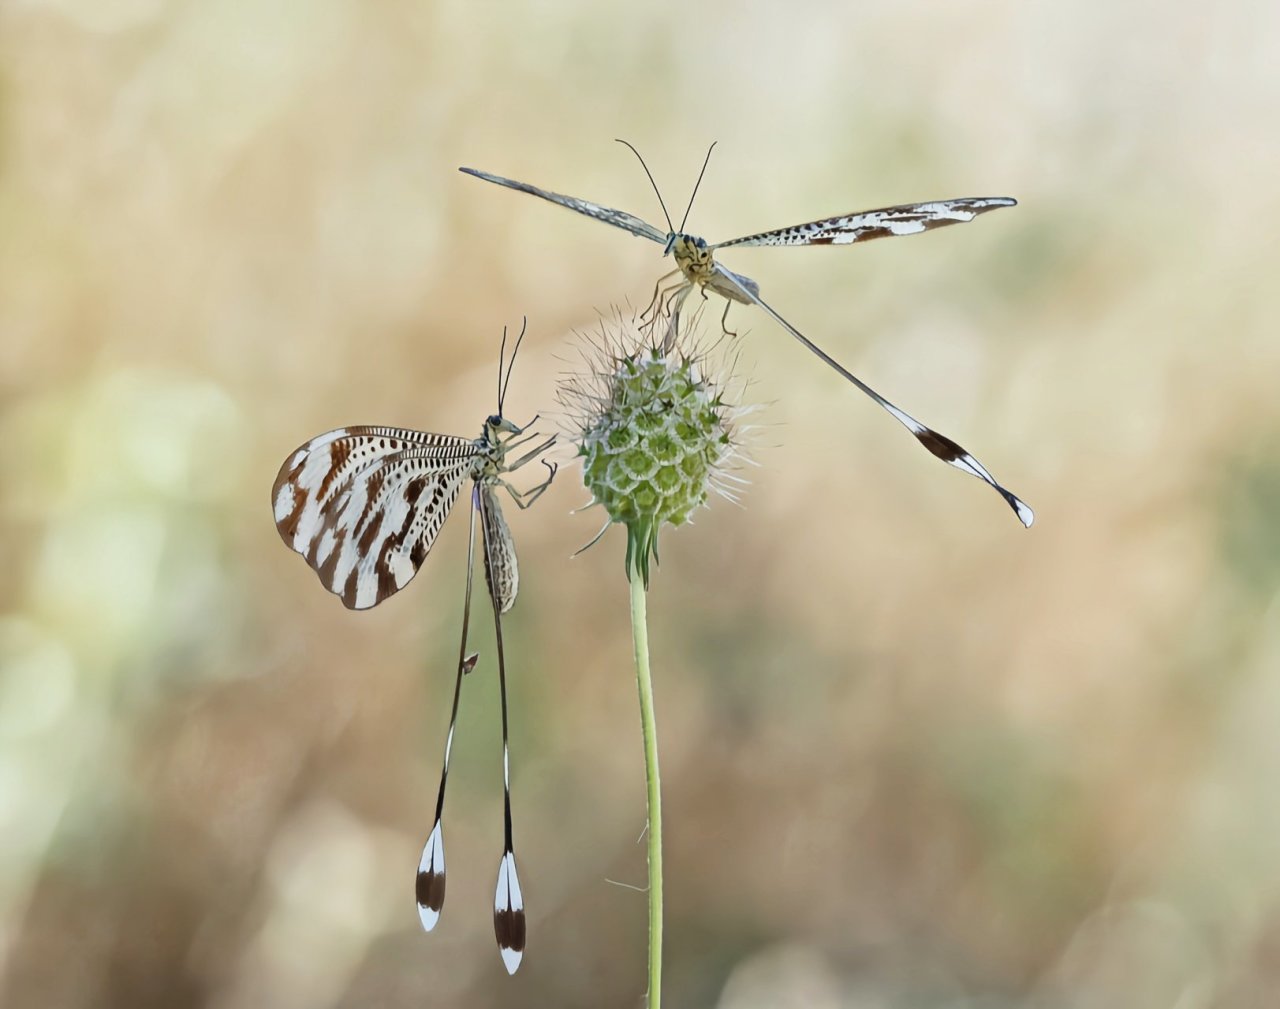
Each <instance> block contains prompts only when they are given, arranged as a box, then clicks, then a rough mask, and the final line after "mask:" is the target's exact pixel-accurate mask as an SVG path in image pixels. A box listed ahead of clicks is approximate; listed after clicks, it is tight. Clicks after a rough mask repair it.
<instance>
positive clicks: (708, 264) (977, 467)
mask: <svg viewBox="0 0 1280 1009" xmlns="http://www.w3.org/2000/svg"><path fill="white" fill-rule="evenodd" d="M618 143H621V144H625V145H626V146H627V147H629V148H630V149H631V151H632V152H633V153H634V154H635V155H636V157H637V158H639V159H640V164H641V166H643V167H644V171H645V174H646V175H647V176H648V177H649V182H650V184H651V185H652V186H653V190H654V192H655V193H657V196H658V203H659V204H660V205H661V206H662V214H663V216H664V217H665V218H666V221H667V230H666V232H665V233H664V232H663V231H662V230H661V229H659V228H656V227H654V226H653V225H652V224H649V223H648V222H647V221H642V220H641V219H640V218H638V217H635V216H633V215H631V214H628V213H626V212H625V211H622V210H613V209H611V208H610V207H605V206H601V205H600V204H598V203H591V202H590V201H588V200H581V199H578V198H577V197H575V196H565V195H564V194H563V193H553V192H550V191H549V190H546V189H539V188H538V187H537V186H533V185H530V184H529V183H527V182H517V181H515V180H514V179H506V178H503V177H502V176H500V175H492V174H490V173H489V172H482V171H480V170H479V169H476V168H460V169H459V171H461V172H464V173H466V174H467V175H474V176H475V177H476V178H478V179H484V180H485V181H486V182H495V183H497V184H498V185H500V186H506V187H507V188H509V189H515V190H518V191H520V192H522V193H529V194H531V195H533V196H539V197H541V198H542V199H544V200H549V201H550V202H552V203H556V204H559V205H560V206H562V207H567V208H568V209H569V210H574V211H577V212H578V213H579V214H585V215H586V216H587V217H592V218H595V219H596V220H597V221H603V222H604V223H605V224H611V225H613V226H614V227H615V228H621V229H622V230H623V231H629V232H630V233H631V234H633V235H635V236H637V237H639V238H647V239H649V240H650V241H651V242H656V243H657V244H658V245H661V246H662V254H663V256H668V255H670V256H673V257H674V258H675V263H676V269H674V270H672V271H671V272H670V273H668V274H666V275H665V276H663V277H662V278H660V279H659V280H658V284H657V286H656V287H655V288H654V297H653V302H652V303H651V305H650V308H649V311H652V312H653V313H654V319H655V321H656V318H657V316H658V315H659V314H665V315H667V316H669V317H670V326H669V327H668V329H667V340H666V343H667V349H670V346H669V345H670V341H671V340H672V339H673V338H674V335H675V332H676V327H677V325H678V320H679V313H680V309H681V307H682V306H683V304H684V301H685V299H686V298H687V297H688V296H689V295H690V293H692V292H693V291H694V290H700V291H701V292H702V296H703V298H704V299H705V298H706V296H707V291H708V290H710V291H711V292H712V293H714V294H719V295H720V296H722V297H723V298H724V299H725V300H726V304H725V315H724V316H723V317H722V318H721V327H722V328H724V327H725V323H726V321H727V318H728V313H729V308H730V305H732V303H733V302H738V303H740V304H744V305H746V304H754V305H758V306H760V308H762V309H763V310H764V311H765V312H766V313H767V314H768V315H769V317H770V318H771V319H773V320H774V321H775V322H776V323H778V325H780V326H781V327H782V328H783V329H785V330H786V331H787V332H788V333H790V334H791V335H792V336H793V337H795V338H796V339H797V340H798V341H800V343H801V344H803V345H804V346H805V347H806V348H808V349H809V350H810V351H811V352H812V353H813V354H814V355H816V356H817V357H818V358H819V359H820V360H821V361H823V362H824V363H825V364H827V365H828V366H829V367H831V368H832V369H834V370H835V371H836V372H837V373H838V374H840V375H841V376H842V377H844V378H845V379H846V380H848V381H849V382H851V383H852V384H853V385H854V386H856V387H857V388H858V389H860V390H862V391H863V392H864V393H866V394H867V396H869V397H870V398H871V399H872V400H873V401H875V402H876V403H877V404H879V405H880V406H881V407H882V408H883V409H884V410H886V411H887V412H888V413H889V415H890V416H892V417H893V418H894V420H896V421H897V422H898V423H899V424H901V425H902V426H903V427H905V428H906V429H907V430H908V431H910V432H911V433H912V434H913V435H915V437H916V440H917V441H918V442H920V444H921V445H923V446H924V447H925V448H927V449H928V450H929V451H930V452H931V453H932V454H933V455H935V456H937V457H938V458H939V459H941V460H942V461H943V462H945V463H947V464H948V465H951V466H954V467H955V468H956V469H958V470H961V471H962V472H964V473H968V474H970V475H972V476H976V477H977V478H978V479H979V480H982V481H985V482H986V483H988V484H990V485H991V486H992V487H993V488H994V489H995V490H996V491H997V492H998V493H999V494H1000V496H1001V497H1003V498H1004V499H1005V501H1006V502H1007V503H1008V505H1009V507H1010V508H1012V509H1013V512H1014V514H1015V515H1017V517H1018V521H1020V522H1021V523H1022V524H1023V525H1024V526H1027V527H1030V525H1031V523H1032V522H1034V521H1035V513H1034V512H1033V511H1032V510H1031V508H1030V506H1029V505H1027V504H1026V503H1025V502H1023V501H1022V500H1021V499H1020V498H1018V497H1017V496H1016V495H1014V494H1013V493H1012V492H1011V491H1009V490H1007V489H1006V488H1004V487H1003V486H1001V485H1000V483H999V482H997V480H996V478H995V477H993V476H992V475H991V473H990V472H989V471H988V470H987V468H986V467H985V466H983V465H982V463H980V462H978V460H977V459H976V458H974V457H973V456H972V455H970V454H969V452H967V451H966V450H965V449H964V448H963V447H961V446H960V445H959V444H958V443H956V442H954V441H952V440H951V439H950V438H948V437H947V436H946V435H944V434H940V433H939V432H937V431H934V430H933V429H932V428H930V427H928V426H926V425H925V424H922V423H920V421H918V420H916V419H915V418H914V417H912V416H911V415H910V414H909V413H907V412H906V411H905V410H900V409H899V408H898V407H896V406H894V404H892V403H891V402H889V400H887V399H885V398H884V397H883V396H881V395H880V394H879V393H878V392H876V391H875V390H874V389H873V388H871V386H869V385H867V384H866V383H865V382H863V381H862V380H861V379H860V378H858V377H857V376H856V375H854V374H853V373H852V372H851V371H849V370H848V369H847V368H845V367H844V366H843V365H841V364H840V363H839V362H838V361H836V360H835V359H834V358H833V357H831V355H829V354H828V353H826V351H824V350H823V349H822V348H821V347H819V346H818V345H817V344H815V343H814V342H813V341H812V340H810V339H809V338H808V337H807V336H805V335H804V334H803V333H801V332H800V331H799V330H798V329H796V328H795V327H794V326H793V325H791V323H789V322H787V320H786V319H784V318H783V317H782V316H781V315H779V314H778V313H777V312H776V311H775V310H774V309H773V308H772V307H771V306H770V305H768V304H767V303H766V302H765V301H764V300H763V299H762V298H761V297H760V285H759V284H757V283H756V282H755V281H754V280H752V279H751V278H750V277H744V276H742V275H741V274H739V273H734V272H733V271H732V270H729V269H727V268H726V267H724V266H722V265H721V264H720V263H717V262H716V261H715V258H714V253H715V252H716V251H717V250H719V249H727V248H730V247H733V246H761V245H851V244H852V243H854V242H866V241H870V240H871V239H873V238H891V237H894V236H898V235H915V234H918V233H920V232H922V231H930V230H932V229H934V228H943V227H946V226H947V225H950V224H965V223H967V222H969V221H972V220H973V219H974V218H975V217H977V216H979V215H980V214H985V213H987V212H988V211H990V210H998V209H1000V208H1001V207H1012V206H1016V204H1017V201H1016V200H1014V199H1011V198H1010V197H1007V196H980V197H962V198H960V199H955V200H935V201H933V202H931V203H908V204H903V205H901V206H897V207H881V208H880V209H878V210H863V211H859V212H857V213H852V214H841V215H839V216H837V217H827V218H823V219H821V220H817V221H810V222H808V223H807V224H795V225H792V226H790V227H787V228H775V229H773V230H772V231H761V232H758V233H756V234H752V235H745V236H743V237H742V238H732V239H729V240H728V241H726V242H716V243H714V244H708V243H707V242H706V241H704V240H703V239H701V238H698V237H697V236H695V235H690V234H688V233H687V232H686V231H685V230H684V227H685V224H686V223H687V222H688V220H689V210H690V209H691V208H692V206H693V198H694V196H697V194H698V187H699V186H700V185H701V184H702V177H703V175H704V174H706V170H707V164H708V163H709V162H710V160H711V151H712V150H714V149H715V144H712V145H711V148H709V149H708V150H707V157H706V160H705V161H703V163H702V171H701V172H699V173H698V181H697V182H696V183H695V184H694V187H693V196H690V197H689V204H688V206H686V207H685V212H684V218H683V219H682V220H681V222H680V227H679V228H678V229H677V228H674V227H672V225H671V215H670V214H668V213H667V207H666V204H665V203H664V202H663V199H662V194H661V193H660V192H659V191H658V185H657V183H656V182H654V179H653V175H652V173H650V171H649V167H648V166H647V165H645V163H644V159H643V158H641V157H640V153H639V151H637V150H636V149H635V148H634V147H632V146H631V144H628V143H627V142H626V141H625V140H619V141H618ZM673 278H678V279H676V280H675V282H674V283H673V284H672V285H671V286H669V287H666V288H663V287H662V285H663V284H664V283H666V282H668V281H671V280H672V279H673ZM726 331H727V330H726Z"/></svg>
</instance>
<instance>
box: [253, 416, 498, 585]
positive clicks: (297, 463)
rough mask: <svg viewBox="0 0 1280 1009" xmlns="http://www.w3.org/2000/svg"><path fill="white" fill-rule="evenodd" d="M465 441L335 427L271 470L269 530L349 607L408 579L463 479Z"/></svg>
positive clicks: (467, 456) (468, 449)
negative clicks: (272, 527) (276, 470)
mask: <svg viewBox="0 0 1280 1009" xmlns="http://www.w3.org/2000/svg"><path fill="white" fill-rule="evenodd" d="M475 454H476V448H475V445H474V443H473V442H471V441H470V440H468V439H466V438H458V437H452V436H449V435H438V434H427V433H424V432H420V431H410V430H405V429H402V428H388V427H350V428H339V429H338V430H336V431H330V432H328V433H327V434H322V435H320V436H319V437H318V438H313V439H312V440H311V441H309V442H307V444H305V445H303V446H302V447H301V448H299V449H298V450H297V451H296V452H294V453H293V455H291V456H290V457H289V459H288V460H287V461H286V462H285V464H284V465H283V466H282V467H281V468H280V473H279V475H278V476H277V477H276V482H275V486H274V487H273V488H272V492H271V501H272V507H273V509H274V512H275V520H276V528H277V529H278V530H279V532H280V536H281V538H283V539H284V541H285V543H287V544H288V545H289V547H290V548H291V549H293V550H295V551H297V552H298V553H299V554H301V555H302V556H303V557H304V558H305V559H306V561H307V563H308V564H310V565H311V567H312V568H314V569H315V572H316V574H318V575H319V576H320V581H321V582H322V583H323V584H324V586H325V588H327V589H328V590H329V591H330V592H333V593H335V594H337V595H338V596H340V597H341V598H342V601H343V603H344V604H345V605H346V606H347V607H348V608H350V609H357V610H363V609H367V608H369V607H370V606H376V605H377V604H378V603H380V602H382V600H384V599H386V598H387V596H389V595H391V594H393V593H394V592H397V591H399V590H400V589H402V588H404V586H405V585H407V584H408V583H409V580H410V579H411V578H413V576H414V574H415V573H416V572H417V570H418V568H419V567H420V566H421V564H422V562H423V560H425V559H426V556H427V553H428V551H430V549H431V545H432V544H433V543H434V542H435V539H436V536H437V535H438V534H439V532H440V528H441V526H443V525H444V521H445V519H446V518H447V517H448V515H449V510H450V509H451V508H452V507H453V503H454V501H456V500H457V497H458V492H459V490H460V489H461V487H462V484H463V482H464V481H465V480H466V478H467V477H468V475H469V474H470V470H471V464H472V460H473V459H474V457H475Z"/></svg>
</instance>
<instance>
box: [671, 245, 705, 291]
mask: <svg viewBox="0 0 1280 1009" xmlns="http://www.w3.org/2000/svg"><path fill="white" fill-rule="evenodd" d="M671 254H672V255H673V256H675V257H676V266H678V267H680V272H681V273H683V274H684V275H685V277H686V278H688V280H689V281H690V283H694V284H705V283H706V282H707V281H708V280H710V279H711V277H712V276H713V275H714V269H715V263H714V261H713V260H712V258H711V250H710V249H708V248H707V243H706V242H705V241H703V240H702V239H701V238H697V237H696V236H694V235H676V237H675V240H674V241H673V242H672V244H671Z"/></svg>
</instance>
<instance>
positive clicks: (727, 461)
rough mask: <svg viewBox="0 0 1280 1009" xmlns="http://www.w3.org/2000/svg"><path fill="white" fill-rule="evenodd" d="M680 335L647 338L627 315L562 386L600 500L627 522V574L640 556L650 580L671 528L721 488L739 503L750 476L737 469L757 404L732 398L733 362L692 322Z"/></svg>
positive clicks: (594, 341) (585, 472) (603, 331)
mask: <svg viewBox="0 0 1280 1009" xmlns="http://www.w3.org/2000/svg"><path fill="white" fill-rule="evenodd" d="M670 342H671V344H673V345H672V346H671V347H670V348H664V347H663V346H662V344H661V343H658V342H652V341H649V340H646V339H645V338H644V336H643V335H642V332H641V330H640V329H639V328H638V327H637V326H636V324H635V320H634V319H623V318H622V317H621V316H620V315H619V316H617V317H615V318H614V319H613V320H610V321H608V322H606V323H602V325H601V328H600V330H599V332H598V333H597V334H595V335H594V336H592V337H589V338H588V339H587V341H586V347H585V349H584V352H583V358H584V360H585V362H586V370H585V371H584V372H582V373H579V374H576V375H571V376H569V377H567V378H566V379H565V381H564V382H563V383H562V384H561V386H560V392H559V398H560V402H561V404H562V405H564V406H565V407H566V409H567V410H568V413H569V415H570V418H571V420H572V423H573V427H574V430H573V431H572V433H571V434H572V437H573V438H574V440H575V441H576V442H577V445H578V454H579V456H580V457H581V458H582V478H583V482H584V483H585V484H586V487H587V490H589V491H590V492H591V495H592V504H600V505H602V506H603V507H604V509H605V511H606V512H607V513H608V515H609V520H610V522H618V523H621V524H622V525H625V526H626V527H627V572H628V575H629V574H630V572H631V570H632V565H633V561H634V566H635V568H636V569H637V570H638V571H639V572H640V574H641V577H642V578H643V579H644V583H645V585H646V587H647V586H648V584H649V559H650V557H653V558H654V559H657V556H658V532H659V530H660V529H661V527H662V526H663V525H672V526H680V525H683V524H684V523H685V522H687V521H689V518H690V516H691V515H692V514H693V512H694V511H695V510H696V509H697V508H699V507H701V506H702V505H705V504H706V503H707V498H708V494H709V493H710V492H711V491H715V492H716V493H718V494H721V495H722V496H724V497H726V498H729V499H730V500H736V496H735V494H734V492H733V488H732V486H731V485H732V484H738V483H742V482H743V481H742V480H741V478H739V477H737V476H736V475H734V474H733V473H731V472H730V470H732V469H733V468H734V466H735V465H736V464H737V463H738V462H740V461H742V460H743V459H744V458H745V457H744V455H743V451H742V445H741V437H740V435H741V432H742V426H741V424H740V423H739V421H740V419H741V417H742V416H743V415H744V413H746V412H747V411H745V410H744V409H743V408H742V407H740V406H737V405H735V404H733V403H731V402H730V400H729V399H728V398H726V387H727V386H728V385H729V384H731V383H733V381H734V380H733V378H732V376H731V374H730V373H731V369H730V368H729V367H728V362H727V361H726V360H725V358H724V355H713V354H712V353H709V352H708V351H707V350H706V349H705V348H703V347H702V346H700V345H699V343H698V341H697V339H696V337H694V336H693V335H692V333H691V331H690V329H688V328H686V329H685V330H684V331H683V332H682V333H681V334H680V335H679V336H678V337H677V338H676V339H675V340H672V341H670ZM713 357H715V358H716V360H714V361H713V360H712V358H713ZM606 528H607V526H606Z"/></svg>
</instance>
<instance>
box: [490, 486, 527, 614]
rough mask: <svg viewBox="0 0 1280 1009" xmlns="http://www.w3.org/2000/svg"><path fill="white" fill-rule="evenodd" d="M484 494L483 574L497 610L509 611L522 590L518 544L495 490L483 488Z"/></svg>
mask: <svg viewBox="0 0 1280 1009" xmlns="http://www.w3.org/2000/svg"><path fill="white" fill-rule="evenodd" d="M480 493H482V494H483V495H484V508H483V509H481V513H482V514H483V515H484V577H485V581H487V582H488V583H489V595H490V596H492V597H493V599H494V601H495V602H496V603H497V604H498V612H499V613H506V612H507V611H508V610H509V609H511V607H512V606H514V605H515V602H516V593H517V592H519V591H520V568H519V565H517V563H516V544H515V540H513V539H512V538H511V530H510V529H509V528H508V527H507V520H506V518H505V517H504V516H503V514H502V509H501V508H499V507H498V499H497V497H495V496H494V493H493V489H492V488H490V487H485V488H483V489H482V490H481V491H480Z"/></svg>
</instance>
